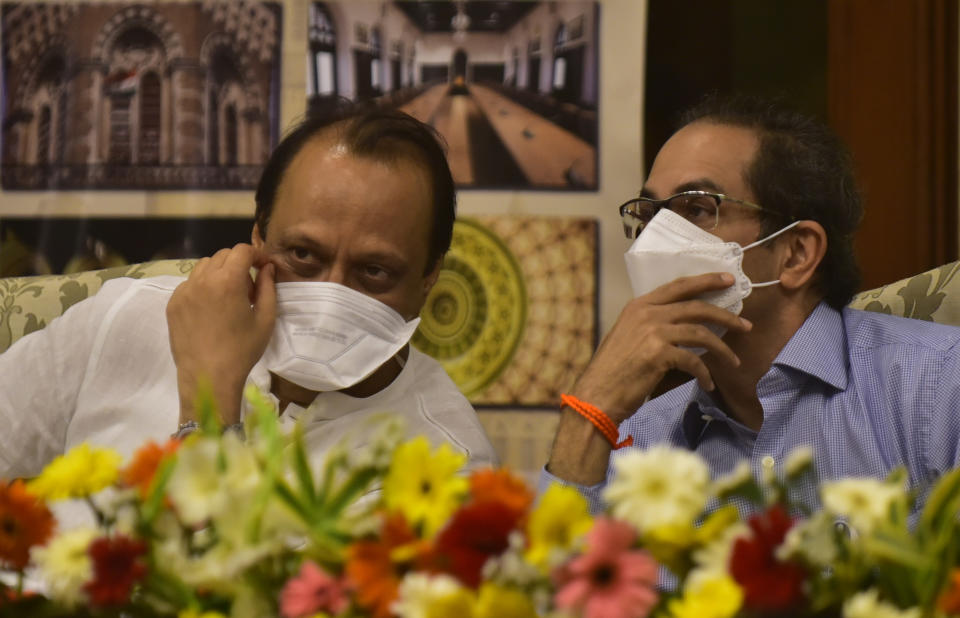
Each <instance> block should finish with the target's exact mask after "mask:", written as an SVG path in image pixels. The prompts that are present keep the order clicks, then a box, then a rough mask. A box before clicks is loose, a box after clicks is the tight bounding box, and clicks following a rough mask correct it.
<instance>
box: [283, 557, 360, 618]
mask: <svg viewBox="0 0 960 618" xmlns="http://www.w3.org/2000/svg"><path fill="white" fill-rule="evenodd" d="M346 588H347V587H346V585H345V584H344V582H343V581H341V580H340V579H338V578H336V577H333V576H332V575H330V574H329V573H327V572H326V571H324V570H323V569H321V568H320V567H318V566H317V565H316V564H315V563H313V562H310V561H309V560H308V561H306V562H304V563H303V565H301V566H300V573H299V574H298V575H297V576H296V577H294V578H291V579H289V580H287V583H286V584H285V585H284V587H283V590H282V591H281V592H280V613H281V614H282V615H283V616H285V617H286V618H298V617H299V616H310V615H313V614H316V613H317V612H321V611H323V612H329V613H331V614H339V613H340V612H342V611H343V610H345V609H346V608H347V604H348V603H349V600H348V598H347V589H346Z"/></svg>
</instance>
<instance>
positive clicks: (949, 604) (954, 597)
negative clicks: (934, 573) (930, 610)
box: [937, 569, 960, 614]
mask: <svg viewBox="0 0 960 618" xmlns="http://www.w3.org/2000/svg"><path fill="white" fill-rule="evenodd" d="M937 609H939V610H940V611H942V612H943V613H945V614H960V569H953V570H952V571H950V577H949V579H948V580H947V585H946V588H944V590H943V592H941V593H940V598H939V599H938V600H937Z"/></svg>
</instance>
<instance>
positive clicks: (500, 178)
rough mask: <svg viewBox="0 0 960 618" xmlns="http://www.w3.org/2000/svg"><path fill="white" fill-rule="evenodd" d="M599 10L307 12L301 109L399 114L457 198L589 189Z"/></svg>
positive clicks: (430, 7) (522, 6) (390, 5)
mask: <svg viewBox="0 0 960 618" xmlns="http://www.w3.org/2000/svg"><path fill="white" fill-rule="evenodd" d="M599 10H600V7H599V3H597V2H579V1H561V2H533V1H513V2H488V1H482V0H471V1H469V2H411V1H397V2H386V1H382V2H351V1H348V0H341V1H338V2H312V3H311V4H310V7H309V31H308V47H309V49H308V50H307V75H306V83H307V100H308V110H309V112H310V113H311V114H318V115H322V114H324V113H329V111H330V110H331V109H332V108H334V107H335V106H338V105H343V104H344V99H346V100H348V101H351V102H353V103H354V104H361V103H362V104H369V102H371V101H372V102H374V103H375V104H377V105H383V106H387V107H398V108H400V109H402V110H404V111H406V112H408V113H410V114H412V115H414V116H416V117H417V118H419V119H420V120H422V121H424V122H427V123H429V124H431V125H433V126H434V127H435V128H436V129H437V130H438V131H439V132H440V134H441V135H443V137H444V139H445V140H446V142H447V144H448V148H449V151H448V158H449V160H450V167H451V170H452V171H453V176H454V180H455V181H456V182H457V185H458V186H459V187H461V188H485V189H490V188H510V189H572V190H596V189H597V181H598V178H597V176H598V175H597V169H598V161H597V152H598V147H597V146H598V143H597V133H598V131H597V127H598V119H597V109H598V97H597V92H598V83H597V80H598V72H599V71H598V58H597V56H598V33H597V30H598V28H597V24H598V23H599Z"/></svg>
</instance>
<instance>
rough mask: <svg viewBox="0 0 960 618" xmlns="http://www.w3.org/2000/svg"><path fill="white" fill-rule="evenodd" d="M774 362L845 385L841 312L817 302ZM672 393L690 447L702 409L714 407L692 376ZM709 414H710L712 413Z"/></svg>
mask: <svg viewBox="0 0 960 618" xmlns="http://www.w3.org/2000/svg"><path fill="white" fill-rule="evenodd" d="M773 364H774V365H779V366H781V367H790V368H792V369H795V370H797V371H802V372H803V373H806V374H808V375H810V376H813V377H815V378H817V379H818V380H820V381H822V382H825V383H826V384H829V385H830V386H832V387H834V388H836V389H837V390H843V389H845V388H846V387H847V365H848V364H849V360H848V357H847V337H846V329H845V328H844V325H843V314H841V313H840V312H839V311H837V310H836V309H834V308H832V307H830V305H828V304H826V303H824V302H821V303H820V304H819V305H817V306H816V308H814V310H813V313H811V314H810V315H809V316H808V317H807V319H806V320H805V321H804V323H803V325H801V326H800V328H799V329H798V330H797V332H796V333H794V335H793V337H791V338H790V341H788V342H787V345H785V346H784V347H783V349H782V350H780V354H778V355H777V358H776V359H774V361H773ZM676 395H677V396H678V398H679V400H681V401H683V402H684V403H683V405H684V406H685V407H684V410H683V414H682V415H681V419H680V430H681V432H682V433H683V437H684V439H686V441H687V444H688V445H689V446H690V448H695V447H696V445H697V443H698V442H699V441H700V435H701V433H702V432H703V428H704V426H705V425H706V423H707V421H706V419H705V418H704V411H705V410H706V409H712V410H716V413H718V414H719V415H723V413H722V412H721V411H720V410H719V409H716V408H715V406H714V404H713V400H712V399H711V398H710V395H709V394H708V393H707V392H706V391H704V390H703V389H701V388H700V386H699V385H698V384H697V382H696V380H691V381H689V382H687V383H686V384H684V385H682V386H680V387H678V389H677V391H676ZM711 415H714V414H713V413H712V414H711Z"/></svg>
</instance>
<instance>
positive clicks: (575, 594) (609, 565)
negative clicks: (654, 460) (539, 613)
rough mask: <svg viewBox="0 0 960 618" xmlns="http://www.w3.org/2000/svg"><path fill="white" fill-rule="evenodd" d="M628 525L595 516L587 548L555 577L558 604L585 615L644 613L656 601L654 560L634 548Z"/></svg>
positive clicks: (619, 617) (633, 616)
mask: <svg viewBox="0 0 960 618" xmlns="http://www.w3.org/2000/svg"><path fill="white" fill-rule="evenodd" d="M635 538H636V534H635V533H634V531H633V528H631V527H630V526H629V525H627V524H625V523H623V522H619V521H616V520H613V519H607V518H603V517H599V518H597V519H596V521H595V522H594V524H593V528H592V529H591V530H590V533H589V534H588V535H587V552H586V553H585V554H584V555H582V556H579V557H578V558H575V559H574V560H571V561H570V563H569V564H567V565H565V566H564V567H563V568H561V569H560V570H559V571H558V573H557V574H556V576H555V579H556V580H557V585H558V591H557V594H556V596H555V597H554V602H555V603H556V604H557V607H560V608H562V609H576V610H579V611H580V612H581V613H582V614H583V616H584V617H585V618H642V617H643V616H646V615H648V614H649V613H650V610H651V609H652V608H653V606H654V605H656V603H657V592H656V590H655V588H654V587H655V586H656V583H657V562H656V561H655V560H654V559H653V558H652V557H651V556H650V554H648V553H647V552H645V551H640V550H633V549H632V547H633V542H634V539H635Z"/></svg>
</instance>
